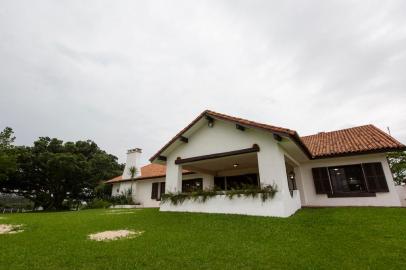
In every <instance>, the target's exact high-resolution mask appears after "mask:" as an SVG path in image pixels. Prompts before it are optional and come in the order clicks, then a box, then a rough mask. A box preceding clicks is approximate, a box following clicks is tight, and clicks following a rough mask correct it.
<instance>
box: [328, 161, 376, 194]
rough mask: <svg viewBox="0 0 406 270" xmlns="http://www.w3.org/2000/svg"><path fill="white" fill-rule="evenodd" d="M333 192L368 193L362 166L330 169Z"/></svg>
mask: <svg viewBox="0 0 406 270" xmlns="http://www.w3.org/2000/svg"><path fill="white" fill-rule="evenodd" d="M328 170H329V174H330V179H331V185H332V188H333V192H335V193H344V192H354V193H357V192H368V190H367V188H366V183H365V178H364V176H363V173H362V167H361V165H360V164H359V165H349V166H338V167H329V168H328Z"/></svg>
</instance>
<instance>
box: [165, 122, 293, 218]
mask: <svg viewBox="0 0 406 270" xmlns="http://www.w3.org/2000/svg"><path fill="white" fill-rule="evenodd" d="M188 139H189V142H188V143H184V144H182V145H180V146H178V147H177V148H175V149H174V150H173V151H172V152H170V153H169V154H166V157H167V175H166V192H179V191H180V190H181V180H180V179H181V177H180V174H181V171H182V166H180V165H176V164H175V160H176V159H177V158H178V157H180V158H190V157H195V156H201V155H209V154H215V153H222V152H228V151H234V150H241V149H245V148H250V147H252V146H253V144H257V145H258V146H259V148H260V151H259V152H258V169H259V174H260V182H261V184H263V185H273V184H276V185H277V187H278V192H277V193H276V195H275V197H274V198H273V199H272V200H271V203H270V205H272V207H262V209H261V210H260V211H262V213H257V214H261V215H270V216H289V215H291V214H293V213H294V212H295V211H296V210H297V209H298V208H300V199H299V200H298V197H299V194H298V193H297V195H296V197H294V198H292V197H291V195H290V193H289V188H288V184H287V175H286V169H285V161H284V150H283V149H282V148H281V147H280V146H279V145H278V142H277V141H276V140H275V139H274V138H273V135H272V134H271V133H270V132H267V131H262V130H258V129H253V128H247V129H246V130H245V131H241V130H238V129H236V127H235V124H233V123H230V122H225V121H221V120H215V122H214V127H212V128H209V127H208V126H207V125H204V126H202V127H201V128H200V129H198V130H197V131H196V132H194V133H193V134H191V135H190V136H189V137H188ZM212 200H213V199H212ZM191 205H193V206H194V207H192V206H190V207H188V209H189V210H188V211H193V212H211V211H212V210H213V209H212V208H210V209H207V207H206V206H205V205H204V204H203V205H198V204H191ZM254 205H256V204H254ZM275 205H280V207H277V208H276V207H274V206H275ZM184 207H185V206H184ZM184 207H183V208H182V207H175V206H170V205H165V206H161V210H165V211H187V210H185V209H184ZM247 207H248V206H247ZM219 208H220V207H219ZM227 209H229V210H230V211H229V212H227ZM238 209H240V212H241V213H245V214H247V211H245V210H244V204H243V205H240V206H238V207H237V211H238ZM221 211H222V213H236V212H235V211H232V210H231V209H230V208H227V207H226V208H224V209H222V210H221Z"/></svg>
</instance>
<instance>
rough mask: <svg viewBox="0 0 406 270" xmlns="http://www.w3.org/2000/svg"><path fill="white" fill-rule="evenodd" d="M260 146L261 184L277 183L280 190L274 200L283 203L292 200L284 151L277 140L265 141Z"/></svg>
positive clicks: (259, 166) (259, 167)
mask: <svg viewBox="0 0 406 270" xmlns="http://www.w3.org/2000/svg"><path fill="white" fill-rule="evenodd" d="M260 148H261V151H260V152H258V170H259V178H260V183H261V185H262V186H267V185H273V184H276V185H277V189H278V192H277V193H276V194H275V197H274V199H273V200H276V201H282V202H283V203H285V202H286V201H289V200H291V196H290V192H289V186H288V180H287V175H286V168H285V158H284V154H283V151H282V150H281V149H280V148H279V146H278V144H277V142H275V141H268V142H264V143H263V144H261V145H260Z"/></svg>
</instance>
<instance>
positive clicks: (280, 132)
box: [149, 110, 310, 162]
mask: <svg viewBox="0 0 406 270" xmlns="http://www.w3.org/2000/svg"><path fill="white" fill-rule="evenodd" d="M207 116H209V117H212V118H217V119H222V120H225V121H229V122H233V123H236V124H239V125H242V126H245V127H253V128H259V129H263V130H266V131H268V132H271V133H274V134H278V135H283V136H288V137H290V138H291V139H292V140H293V141H294V142H295V143H296V144H297V145H298V146H299V147H300V148H301V149H302V150H303V152H305V153H306V155H308V156H309V157H310V153H309V151H308V149H307V148H306V146H305V145H304V143H303V141H302V140H301V138H300V137H299V135H298V134H297V132H296V131H294V130H291V129H287V128H282V127H277V126H271V125H268V124H262V123H258V122H254V121H250V120H247V119H243V118H238V117H234V116H230V115H226V114H222V113H218V112H214V111H210V110H206V111H204V112H202V113H201V114H200V115H199V116H198V117H197V118H195V119H194V120H193V121H192V122H191V123H190V124H189V125H187V126H186V127H185V128H184V129H182V130H181V131H180V132H179V133H178V134H176V135H175V137H173V138H172V139H171V140H170V141H169V142H168V143H167V144H165V145H164V146H163V147H162V148H161V149H160V150H159V151H158V152H157V153H156V154H155V155H153V156H152V157H151V158H150V159H149V160H150V161H151V162H152V161H154V160H155V159H156V158H157V157H158V156H160V155H161V153H162V152H163V151H165V149H166V148H168V147H169V146H170V145H171V144H172V143H174V142H175V141H176V140H178V139H179V138H180V137H181V136H182V135H183V133H185V132H186V131H187V130H188V129H190V128H191V127H192V126H193V125H194V124H196V123H197V122H198V121H199V120H200V119H202V118H203V117H207Z"/></svg>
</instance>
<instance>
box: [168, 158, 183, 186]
mask: <svg viewBox="0 0 406 270" xmlns="http://www.w3.org/2000/svg"><path fill="white" fill-rule="evenodd" d="M165 182H166V184H165V192H166V193H168V192H181V191H182V165H177V164H175V161H174V160H168V161H167V164H166V179H165Z"/></svg>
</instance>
